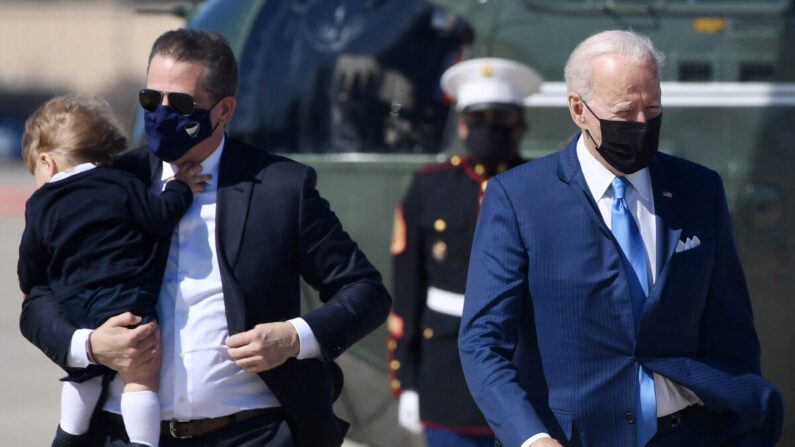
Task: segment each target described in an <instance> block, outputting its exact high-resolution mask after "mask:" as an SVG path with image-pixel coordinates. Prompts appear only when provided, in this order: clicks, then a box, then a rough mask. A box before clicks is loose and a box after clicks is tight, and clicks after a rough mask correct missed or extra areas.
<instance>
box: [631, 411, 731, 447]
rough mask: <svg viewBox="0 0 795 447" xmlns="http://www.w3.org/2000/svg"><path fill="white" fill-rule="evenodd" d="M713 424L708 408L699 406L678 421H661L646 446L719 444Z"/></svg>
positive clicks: (703, 445) (708, 445)
mask: <svg viewBox="0 0 795 447" xmlns="http://www.w3.org/2000/svg"><path fill="white" fill-rule="evenodd" d="M661 419H664V418H661ZM712 426H713V424H712V423H711V421H710V420H709V418H708V414H707V409H706V408H704V407H702V406H697V407H695V408H693V410H692V411H691V412H688V414H687V416H686V417H683V418H682V419H681V421H679V422H678V423H676V422H674V423H671V421H670V420H666V421H665V422H664V423H661V424H660V426H659V428H658V429H657V433H656V434H655V435H654V437H653V438H651V440H650V441H649V442H648V443H647V444H646V447H680V446H687V447H712V446H717V445H718V441H717V439H715V435H714V433H713V431H712V429H713V427H712Z"/></svg>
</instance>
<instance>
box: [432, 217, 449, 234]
mask: <svg viewBox="0 0 795 447" xmlns="http://www.w3.org/2000/svg"><path fill="white" fill-rule="evenodd" d="M433 228H434V229H435V230H436V231H438V232H439V233H441V232H442V231H444V230H445V229H446V228H447V222H445V221H444V219H436V220H435V221H434V222H433Z"/></svg>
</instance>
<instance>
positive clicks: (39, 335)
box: [20, 137, 391, 446]
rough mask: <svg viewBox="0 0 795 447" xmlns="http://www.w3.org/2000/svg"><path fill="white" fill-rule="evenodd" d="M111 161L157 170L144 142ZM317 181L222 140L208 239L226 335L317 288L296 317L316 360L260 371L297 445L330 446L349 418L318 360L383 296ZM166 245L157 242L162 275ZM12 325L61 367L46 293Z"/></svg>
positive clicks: (65, 326) (293, 308)
mask: <svg viewBox="0 0 795 447" xmlns="http://www.w3.org/2000/svg"><path fill="white" fill-rule="evenodd" d="M116 166H117V167H119V168H121V169H125V170H128V171H130V172H133V173H134V174H136V175H137V176H139V177H140V178H141V179H142V180H144V181H145V182H146V183H147V184H149V183H151V182H152V181H154V180H156V179H159V176H160V172H161V171H160V169H161V168H160V166H161V165H160V161H159V160H158V159H157V158H156V157H154V155H153V154H152V152H151V151H150V150H149V148H147V147H144V148H139V149H136V150H134V151H131V152H129V153H127V154H125V155H123V156H122V157H121V158H120V159H119V160H118V161H117V163H116ZM315 183H316V175H315V172H314V170H312V169H311V168H309V167H307V166H305V165H302V164H300V163H297V162H295V161H292V160H289V159H287V158H284V157H280V156H276V155H272V154H269V153H267V152H265V151H262V150H259V149H257V148H254V147H251V146H249V145H246V144H244V143H241V142H238V141H235V140H233V139H231V138H228V137H227V139H226V146H225V147H224V152H223V154H222V156H221V162H220V168H219V178H218V185H219V186H218V200H217V210H216V219H217V222H216V244H217V249H218V250H217V253H218V257H219V259H218V264H219V267H220V269H221V278H222V283H223V291H224V301H225V303H226V315H227V323H228V326H229V333H230V334H235V333H239V332H242V331H246V330H249V329H251V328H253V327H254V326H255V325H256V324H259V323H265V322H272V321H284V320H287V319H289V318H293V317H297V316H300V315H301V306H300V292H299V278H303V279H304V280H305V281H306V282H307V283H308V284H310V285H311V286H312V287H314V288H315V289H317V290H318V291H319V295H320V299H321V300H322V301H323V302H324V305H323V306H321V307H320V308H318V309H316V310H314V311H311V312H309V313H307V314H305V315H303V316H302V317H303V318H304V320H306V322H307V323H308V324H309V326H310V327H311V328H312V331H313V332H314V334H315V336H316V338H317V340H318V342H319V344H320V347H321V350H322V353H323V356H324V359H323V360H318V359H308V360H296V359H290V360H288V361H287V362H286V363H284V364H283V365H281V366H279V367H278V368H275V369H273V370H270V371H266V372H263V373H260V377H261V378H262V380H264V381H265V382H266V383H267V385H268V387H269V388H270V389H271V390H272V391H273V393H274V394H275V395H276V397H277V398H278V399H279V402H281V404H282V406H283V408H284V410H285V413H286V419H287V422H288V423H289V425H290V428H291V431H292V433H293V437H294V439H295V441H296V444H297V445H299V446H303V445H306V446H309V445H312V446H317V445H321V446H337V445H339V444H341V443H342V439H343V436H344V434H345V431H346V430H347V424H346V423H345V422H343V421H341V420H339V419H338V418H336V416H334V414H333V413H332V409H331V404H332V401H333V399H334V395H333V394H334V392H335V390H334V386H333V383H332V377H330V376H329V374H328V373H327V368H328V365H327V364H326V363H325V362H329V361H331V360H333V359H334V358H336V357H337V356H339V355H340V354H341V353H342V352H343V351H344V350H345V349H346V348H348V347H349V346H350V345H351V344H352V343H354V342H355V341H357V340H359V339H360V338H362V337H363V336H364V335H366V334H367V333H368V332H370V331H371V330H373V329H374V328H376V327H377V326H379V325H380V324H381V323H382V322H383V321H384V320H385V319H386V316H387V314H388V312H389V307H390V302H391V300H390V297H389V295H388V293H387V292H386V289H385V288H384V286H383V284H382V282H381V276H380V274H379V273H378V272H377V271H376V269H375V268H374V267H373V266H372V265H371V264H370V262H369V261H368V260H367V258H366V257H365V256H364V254H363V253H362V252H361V251H360V250H359V248H358V247H357V245H356V243H355V242H353V241H352V240H351V239H350V237H349V236H348V234H347V233H345V232H344V231H343V230H342V226H341V224H340V222H339V220H338V219H337V217H336V216H335V215H334V213H333V212H332V211H331V210H330V209H329V205H328V202H327V201H326V200H324V199H323V198H322V197H320V195H319V194H318V192H317V190H316V189H315ZM168 245H169V244H168V241H163V242H161V246H160V251H161V256H160V257H159V262H160V263H161V266H160V268H159V270H160V271H161V272H162V270H163V268H164V266H165V259H166V253H167V250H168ZM161 276H162V275H161ZM20 326H21V328H22V332H23V334H24V335H25V337H27V338H28V339H29V340H30V341H31V342H32V343H34V344H35V345H36V346H38V347H39V348H41V349H42V350H43V351H44V352H45V354H47V355H48V356H49V357H50V358H51V359H52V360H53V361H55V362H56V363H58V364H59V365H61V366H62V367H65V366H66V358H67V354H68V350H69V343H70V340H71V337H72V334H73V332H74V330H75V329H77V328H76V327H75V326H74V324H72V323H71V322H70V321H68V319H66V318H65V317H64V316H63V314H61V313H60V311H59V310H58V308H57V303H54V302H53V301H52V299H51V297H50V296H49V295H47V294H32V295H31V296H29V298H28V299H26V300H25V301H24V303H23V309H22V315H21V320H20Z"/></svg>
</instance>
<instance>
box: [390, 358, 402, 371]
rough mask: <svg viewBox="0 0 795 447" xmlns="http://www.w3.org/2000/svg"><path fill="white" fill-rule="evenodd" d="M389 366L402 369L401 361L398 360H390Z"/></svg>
mask: <svg viewBox="0 0 795 447" xmlns="http://www.w3.org/2000/svg"><path fill="white" fill-rule="evenodd" d="M389 367H390V368H392V369H400V362H399V361H397V360H392V361H391V362H389Z"/></svg>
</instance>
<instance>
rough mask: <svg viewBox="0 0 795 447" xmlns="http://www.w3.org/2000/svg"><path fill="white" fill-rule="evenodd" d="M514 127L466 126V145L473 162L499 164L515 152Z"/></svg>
mask: <svg viewBox="0 0 795 447" xmlns="http://www.w3.org/2000/svg"><path fill="white" fill-rule="evenodd" d="M517 134H518V135H521V134H520V133H519V132H517V128H516V126H499V125H496V124H486V123H483V124H474V125H470V126H468V132H467V138H466V141H464V143H465V144H466V147H467V150H468V151H469V155H470V156H472V158H473V159H475V161H477V162H480V163H486V164H493V163H499V162H501V161H504V160H506V159H507V158H508V156H509V155H511V154H512V153H514V152H516V150H517V149H518V147H519V144H518V143H519V140H518V138H516V135H517Z"/></svg>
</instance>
